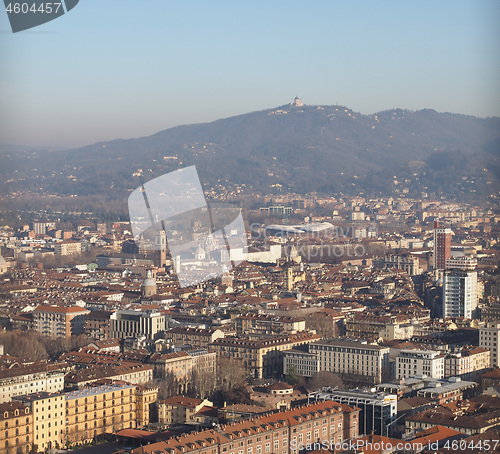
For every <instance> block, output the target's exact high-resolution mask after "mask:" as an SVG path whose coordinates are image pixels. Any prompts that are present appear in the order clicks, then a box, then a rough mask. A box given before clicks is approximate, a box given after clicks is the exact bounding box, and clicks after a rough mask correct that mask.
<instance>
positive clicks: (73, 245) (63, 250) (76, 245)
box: [54, 240, 82, 257]
mask: <svg viewBox="0 0 500 454" xmlns="http://www.w3.org/2000/svg"><path fill="white" fill-rule="evenodd" d="M54 250H55V254H56V257H65V256H67V255H74V254H79V253H80V252H82V245H81V243H80V242H79V241H72V240H66V241H61V242H60V243H56V244H55V245H54Z"/></svg>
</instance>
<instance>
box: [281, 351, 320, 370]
mask: <svg viewBox="0 0 500 454" xmlns="http://www.w3.org/2000/svg"><path fill="white" fill-rule="evenodd" d="M319 370H320V369H319V356H318V355H317V354H316V353H309V352H304V351H302V350H294V349H291V350H286V351H284V352H283V374H285V375H286V374H290V373H294V374H296V375H300V376H303V377H313V376H314V375H316V374H317V373H318V372H319Z"/></svg>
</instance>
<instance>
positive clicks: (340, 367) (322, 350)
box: [309, 339, 390, 384]
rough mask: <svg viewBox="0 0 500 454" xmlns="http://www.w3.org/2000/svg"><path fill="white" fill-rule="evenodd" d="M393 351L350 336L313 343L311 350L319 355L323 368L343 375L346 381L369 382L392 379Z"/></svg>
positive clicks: (320, 365) (374, 382) (375, 382)
mask: <svg viewBox="0 0 500 454" xmlns="http://www.w3.org/2000/svg"><path fill="white" fill-rule="evenodd" d="M389 350H390V349H389V347H383V346H380V345H376V344H368V342H366V341H352V340H348V339H329V340H325V341H320V342H316V343H314V344H311V345H310V346H309V352H310V353H316V354H317V355H318V357H319V367H320V370H321V371H327V372H334V373H336V374H339V375H340V376H341V377H342V379H343V380H344V381H349V382H353V383H365V384H378V383H381V382H382V381H386V380H388V379H389Z"/></svg>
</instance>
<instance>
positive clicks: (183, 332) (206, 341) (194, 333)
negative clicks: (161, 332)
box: [165, 326, 225, 350]
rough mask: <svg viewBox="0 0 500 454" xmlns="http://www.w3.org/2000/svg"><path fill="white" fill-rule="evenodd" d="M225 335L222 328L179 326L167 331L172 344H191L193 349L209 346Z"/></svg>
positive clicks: (166, 337) (166, 336)
mask: <svg viewBox="0 0 500 454" xmlns="http://www.w3.org/2000/svg"><path fill="white" fill-rule="evenodd" d="M224 336H225V334H224V331H222V330H220V329H205V328H190V327H188V326H178V327H176V328H172V329H169V330H167V331H165V339H167V340H168V341H170V343H171V344H172V345H176V346H177V345H179V346H180V345H190V346H191V348H192V349H193V350H195V349H200V348H208V346H209V345H210V344H211V343H212V342H214V341H215V340H217V339H221V338H223V337H224Z"/></svg>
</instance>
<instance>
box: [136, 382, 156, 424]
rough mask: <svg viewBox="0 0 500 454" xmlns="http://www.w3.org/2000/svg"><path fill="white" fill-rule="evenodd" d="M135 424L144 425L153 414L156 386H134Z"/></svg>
mask: <svg viewBox="0 0 500 454" xmlns="http://www.w3.org/2000/svg"><path fill="white" fill-rule="evenodd" d="M135 392H136V403H137V424H138V427H146V426H147V425H148V424H149V423H150V421H151V420H152V419H153V417H154V414H155V406H156V401H157V400H158V388H146V387H144V386H136V388H135Z"/></svg>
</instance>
